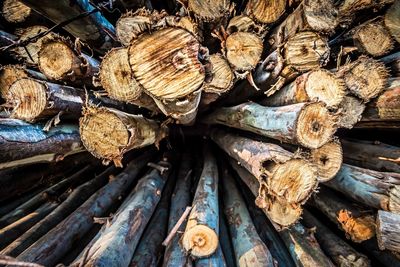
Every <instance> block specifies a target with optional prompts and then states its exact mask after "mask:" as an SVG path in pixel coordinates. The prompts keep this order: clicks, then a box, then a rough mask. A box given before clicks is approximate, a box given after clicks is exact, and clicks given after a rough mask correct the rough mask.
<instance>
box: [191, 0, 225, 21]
mask: <svg viewBox="0 0 400 267" xmlns="http://www.w3.org/2000/svg"><path fill="white" fill-rule="evenodd" d="M228 2H229V1H226V0H212V1H207V3H205V2H204V0H189V1H188V8H189V10H190V11H192V12H193V13H194V14H195V15H196V17H198V18H200V19H201V20H204V21H218V20H219V19H220V18H222V17H224V16H225V15H226V14H227V13H228V11H229V5H228Z"/></svg>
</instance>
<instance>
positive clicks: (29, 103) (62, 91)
mask: <svg viewBox="0 0 400 267" xmlns="http://www.w3.org/2000/svg"><path fill="white" fill-rule="evenodd" d="M84 94H85V93H84V91H83V90H80V89H76V88H73V87H69V86H64V85H59V84H55V83H50V82H44V81H39V80H35V79H32V78H21V79H18V80H17V81H15V82H14V83H13V84H12V85H11V86H10V88H9V90H8V93H7V96H6V101H7V103H6V105H7V106H8V107H10V108H11V117H12V118H16V119H21V120H25V121H28V122H34V121H38V120H42V119H45V118H50V117H52V116H55V115H57V114H59V116H60V115H62V117H67V118H68V117H69V118H75V119H76V118H79V116H80V115H81V113H82V106H83V103H84V97H85V96H84Z"/></svg>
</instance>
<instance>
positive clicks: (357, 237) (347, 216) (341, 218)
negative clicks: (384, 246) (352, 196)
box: [337, 210, 375, 243]
mask: <svg viewBox="0 0 400 267" xmlns="http://www.w3.org/2000/svg"><path fill="white" fill-rule="evenodd" d="M337 220H338V222H339V223H340V225H341V226H342V229H343V231H345V232H346V235H347V236H348V237H350V239H351V240H352V241H353V242H357V243H359V242H362V241H365V240H368V239H370V238H372V237H374V236H375V221H374V217H373V216H371V215H369V214H366V215H364V216H358V217H353V216H352V214H351V212H349V211H347V210H340V211H339V213H338V214H337Z"/></svg>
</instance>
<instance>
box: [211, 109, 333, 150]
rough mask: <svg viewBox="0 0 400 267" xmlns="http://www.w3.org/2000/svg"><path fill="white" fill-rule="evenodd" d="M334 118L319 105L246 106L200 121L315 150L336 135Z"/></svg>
mask: <svg viewBox="0 0 400 267" xmlns="http://www.w3.org/2000/svg"><path fill="white" fill-rule="evenodd" d="M336 118H337V116H336V115H333V114H331V113H330V112H329V111H328V109H327V108H326V107H325V106H324V105H323V104H322V103H320V102H317V103H299V104H293V105H288V106H283V107H264V106H261V105H259V104H256V103H253V102H248V103H244V104H241V105H238V106H234V107H230V108H220V109H218V110H216V111H215V112H213V113H211V114H210V115H208V116H207V117H206V118H205V119H204V120H203V121H204V122H205V123H208V124H223V125H226V126H229V127H233V128H237V129H240V130H246V131H250V132H253V133H257V134H260V135H263V136H267V137H270V138H273V139H277V140H280V141H283V142H288V143H292V144H299V145H302V146H305V147H308V148H319V147H321V146H322V145H324V144H326V143H327V142H328V141H330V139H331V138H332V136H333V134H334V133H335V131H336V126H335V121H336Z"/></svg>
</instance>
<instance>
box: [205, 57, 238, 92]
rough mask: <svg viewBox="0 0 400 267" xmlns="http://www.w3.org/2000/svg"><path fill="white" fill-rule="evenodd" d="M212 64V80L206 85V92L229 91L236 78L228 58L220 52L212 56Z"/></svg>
mask: <svg viewBox="0 0 400 267" xmlns="http://www.w3.org/2000/svg"><path fill="white" fill-rule="evenodd" d="M210 62H211V65H212V80H211V82H210V83H207V84H205V85H204V88H203V91H204V92H206V93H216V94H222V93H225V92H226V91H228V90H229V89H230V88H231V87H232V85H233V80H234V75H233V72H232V70H231V68H230V67H229V64H228V62H227V61H226V59H225V58H224V57H223V56H222V55H220V54H214V55H211V56H210Z"/></svg>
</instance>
